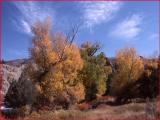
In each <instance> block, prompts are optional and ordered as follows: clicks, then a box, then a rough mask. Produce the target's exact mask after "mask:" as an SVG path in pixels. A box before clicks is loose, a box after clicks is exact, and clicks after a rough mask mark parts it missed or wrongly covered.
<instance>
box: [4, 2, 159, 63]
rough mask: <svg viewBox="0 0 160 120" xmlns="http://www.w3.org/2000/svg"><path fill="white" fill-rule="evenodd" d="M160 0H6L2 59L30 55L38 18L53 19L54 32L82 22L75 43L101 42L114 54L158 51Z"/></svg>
mask: <svg viewBox="0 0 160 120" xmlns="http://www.w3.org/2000/svg"><path fill="white" fill-rule="evenodd" d="M158 14H159V12H158V2H111V1H110V2H3V4H2V58H3V59H4V60H12V59H19V58H28V57H29V52H28V49H29V47H31V40H32V33H31V30H30V27H31V25H32V24H34V22H35V21H37V20H40V21H43V20H44V19H45V18H46V17H47V16H50V17H51V18H52V22H53V24H52V31H53V32H54V31H59V32H62V33H65V32H66V31H68V30H69V28H70V26H71V25H72V24H77V23H81V28H80V31H79V33H78V35H77V37H76V40H75V42H76V43H77V44H78V45H80V44H81V43H83V42H85V41H91V42H99V43H101V45H102V48H101V50H100V51H103V52H105V54H106V56H108V57H112V56H114V55H115V52H116V50H118V49H120V48H123V47H126V46H131V47H135V48H136V49H137V51H138V53H139V54H140V55H142V56H150V55H153V54H156V53H158V36H159V35H158V25H159V22H158V21H159V20H158Z"/></svg>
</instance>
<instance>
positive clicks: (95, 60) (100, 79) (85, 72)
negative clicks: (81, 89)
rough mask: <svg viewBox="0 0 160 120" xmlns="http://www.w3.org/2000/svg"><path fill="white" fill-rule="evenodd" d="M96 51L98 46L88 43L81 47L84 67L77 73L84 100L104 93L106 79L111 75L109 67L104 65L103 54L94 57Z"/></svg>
mask: <svg viewBox="0 0 160 120" xmlns="http://www.w3.org/2000/svg"><path fill="white" fill-rule="evenodd" d="M98 49H100V45H99V44H92V43H89V42H86V43H84V44H82V46H81V54H82V58H83V59H84V67H83V69H82V70H81V71H80V73H79V79H81V81H83V84H84V86H85V92H86V97H85V98H86V100H93V99H95V98H96V97H97V95H102V94H104V93H105V91H106V81H107V77H108V75H109V74H110V73H111V67H110V66H107V65H106V57H105V55H104V53H100V54H98V55H96V53H97V50H98Z"/></svg>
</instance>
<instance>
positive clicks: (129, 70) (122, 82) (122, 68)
mask: <svg viewBox="0 0 160 120" xmlns="http://www.w3.org/2000/svg"><path fill="white" fill-rule="evenodd" d="M116 66H117V69H116V73H115V75H114V77H113V80H112V88H113V91H114V92H115V93H117V94H118V93H119V92H120V91H121V90H122V89H123V88H124V87H126V86H127V85H128V84H131V83H133V82H135V81H136V80H138V79H139V78H140V76H141V75H142V73H143V70H144V65H143V60H142V59H141V58H140V57H139V56H138V55H137V52H136V50H135V49H134V48H124V49H121V50H119V51H118V52H117V54H116Z"/></svg>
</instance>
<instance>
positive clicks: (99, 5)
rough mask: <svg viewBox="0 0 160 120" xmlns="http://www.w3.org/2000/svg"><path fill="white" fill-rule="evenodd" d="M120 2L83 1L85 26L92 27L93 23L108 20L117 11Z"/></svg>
mask: <svg viewBox="0 0 160 120" xmlns="http://www.w3.org/2000/svg"><path fill="white" fill-rule="evenodd" d="M121 5H122V3H121V2H113V1H109V2H104V1H102V2H87V3H84V8H83V9H84V10H83V12H84V16H83V19H84V21H85V26H87V27H90V28H92V27H93V26H94V25H97V24H100V23H103V22H108V21H110V20H111V19H112V18H113V17H114V16H115V14H116V13H117V12H118V11H119V9H120V7H121Z"/></svg>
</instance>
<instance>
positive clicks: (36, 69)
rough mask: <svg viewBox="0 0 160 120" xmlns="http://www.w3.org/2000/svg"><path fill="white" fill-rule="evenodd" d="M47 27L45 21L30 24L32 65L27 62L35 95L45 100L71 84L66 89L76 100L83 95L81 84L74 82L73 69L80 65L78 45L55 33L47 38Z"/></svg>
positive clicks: (75, 74)
mask: <svg viewBox="0 0 160 120" xmlns="http://www.w3.org/2000/svg"><path fill="white" fill-rule="evenodd" d="M47 22H48V21H47ZM49 30H50V24H49V23H40V22H39V23H38V24H35V26H33V33H34V37H33V41H32V43H33V46H32V48H31V58H32V63H31V64H32V65H31V64H30V65H28V66H29V69H30V71H32V72H30V78H31V79H32V80H33V81H34V83H35V85H36V88H37V90H38V92H39V94H41V96H44V97H45V98H47V99H50V97H53V96H56V95H57V93H59V92H62V91H66V90H67V89H68V87H70V86H74V87H70V89H73V90H72V91H73V92H75V97H78V100H79V99H80V98H83V97H82V96H84V90H83V86H82V85H80V83H78V82H76V81H75V80H76V79H75V78H76V77H77V72H78V71H79V70H81V69H82V68H83V60H82V58H81V55H80V51H79V48H78V47H77V46H76V45H74V44H70V43H69V42H67V38H65V37H64V36H62V35H61V34H59V33H56V34H55V36H54V37H53V40H51V37H50V34H49ZM78 88H80V89H78ZM79 93H80V94H79ZM78 94H79V95H78ZM79 97H80V98H79Z"/></svg>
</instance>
